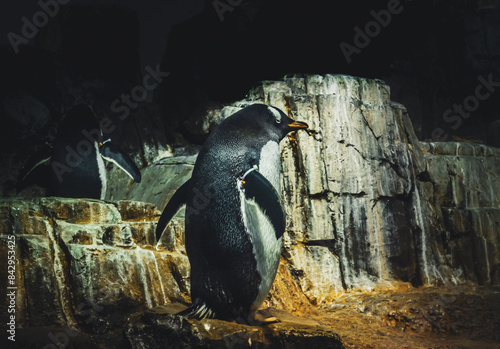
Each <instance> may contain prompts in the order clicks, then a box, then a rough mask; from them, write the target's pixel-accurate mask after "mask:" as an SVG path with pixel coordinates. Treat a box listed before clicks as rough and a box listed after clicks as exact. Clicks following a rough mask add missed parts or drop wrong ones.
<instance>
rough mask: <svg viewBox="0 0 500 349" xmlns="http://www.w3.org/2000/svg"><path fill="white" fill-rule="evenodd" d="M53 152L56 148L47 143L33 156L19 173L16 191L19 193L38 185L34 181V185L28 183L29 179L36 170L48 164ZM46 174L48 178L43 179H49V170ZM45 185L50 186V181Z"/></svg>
mask: <svg viewBox="0 0 500 349" xmlns="http://www.w3.org/2000/svg"><path fill="white" fill-rule="evenodd" d="M53 151H54V148H53V147H52V145H50V143H47V144H46V145H45V146H44V147H43V148H41V149H40V150H39V151H38V152H36V154H35V155H33V156H32V157H31V158H30V159H29V160H28V162H27V163H26V165H25V166H24V167H23V168H22V169H21V172H20V173H19V176H18V181H17V185H16V189H17V190H18V191H20V190H22V189H23V188H25V187H26V186H28V185H31V184H35V183H36V184H38V183H37V182H36V181H33V183H31V182H29V181H28V179H29V177H30V175H31V174H33V173H34V171H35V169H37V168H38V167H39V166H40V165H43V164H46V163H47V162H48V161H49V160H50V158H51V157H52V153H53ZM46 172H47V176H43V177H44V178H45V177H47V179H48V170H47V171H46ZM37 177H40V175H38V176H37ZM45 185H48V180H47V183H45Z"/></svg>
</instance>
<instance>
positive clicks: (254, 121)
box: [226, 104, 309, 143]
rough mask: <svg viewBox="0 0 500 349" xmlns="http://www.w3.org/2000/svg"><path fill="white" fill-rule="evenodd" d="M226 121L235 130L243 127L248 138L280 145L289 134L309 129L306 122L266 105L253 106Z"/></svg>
mask: <svg viewBox="0 0 500 349" xmlns="http://www.w3.org/2000/svg"><path fill="white" fill-rule="evenodd" d="M229 119H232V120H231V121H230V120H229ZM226 120H227V121H228V122H229V123H232V124H233V125H234V127H233V128H236V127H240V128H241V127H243V128H244V130H245V133H246V135H247V136H251V137H252V138H254V139H255V138H264V139H268V140H274V141H276V142H278V143H279V141H281V140H282V139H283V138H284V137H285V136H286V135H287V134H288V133H290V132H292V131H295V130H300V129H307V128H308V127H309V126H308V125H307V124H306V123H305V122H301V121H295V120H293V119H291V118H289V117H288V116H287V115H286V114H285V113H283V111H281V110H280V109H278V108H276V107H272V106H267V105H265V104H252V105H250V106H248V107H246V108H244V109H242V110H240V111H238V112H237V113H235V114H233V115H232V116H230V117H229V118H228V119H226Z"/></svg>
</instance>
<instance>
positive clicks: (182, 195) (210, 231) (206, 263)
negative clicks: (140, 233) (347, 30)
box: [156, 104, 308, 321]
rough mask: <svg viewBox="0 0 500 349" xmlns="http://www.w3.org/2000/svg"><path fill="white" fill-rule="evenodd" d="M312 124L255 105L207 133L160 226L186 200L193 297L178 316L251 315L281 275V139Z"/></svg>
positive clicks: (158, 232) (158, 233)
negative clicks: (193, 163) (207, 136)
mask: <svg viewBox="0 0 500 349" xmlns="http://www.w3.org/2000/svg"><path fill="white" fill-rule="evenodd" d="M307 127H308V126H307V124H305V123H303V122H297V121H294V120H292V119H290V118H289V117H288V116H286V115H285V114H284V113H283V112H282V111H281V110H279V109H277V108H275V107H272V106H266V105H264V104H253V105H250V106H248V107H246V108H244V109H242V110H240V111H238V112H236V113H235V114H233V115H231V116H230V117H228V118H227V119H225V120H224V121H222V122H221V123H220V124H219V126H218V127H217V129H216V130H215V131H214V132H213V133H212V134H211V135H210V136H209V138H208V139H207V141H206V143H205V144H204V146H203V148H202V149H201V151H200V153H199V155H198V158H197V160H196V163H195V166H194V169H193V173H192V177H191V178H190V179H189V180H188V181H187V182H186V183H184V184H183V185H182V186H181V187H180V188H179V189H178V190H177V192H176V193H175V194H174V196H173V197H172V199H171V200H170V201H169V203H168V204H167V206H166V207H165V209H164V211H163V213H162V216H161V218H160V220H159V222H158V226H157V229H156V237H157V239H158V240H159V238H160V236H161V234H162V232H163V230H164V229H165V227H166V225H167V223H168V221H169V220H170V219H171V218H172V216H173V215H174V214H175V213H176V211H177V210H178V208H179V207H180V206H181V205H182V204H183V203H186V213H185V241H186V252H187V255H188V258H189V262H190V264H191V299H192V301H193V304H192V305H191V306H190V307H189V308H188V309H186V310H185V311H183V312H181V313H179V314H180V315H183V316H187V317H190V318H197V319H202V318H213V317H217V318H221V319H240V320H241V319H242V320H243V321H252V320H253V316H254V314H255V312H256V311H257V309H258V308H259V306H260V305H261V304H262V303H263V301H264V299H265V298H266V296H267V294H268V293H269V290H270V288H271V285H272V283H273V281H274V278H275V276H276V272H277V268H278V263H279V258H280V253H281V246H282V235H283V233H284V231H285V214H284V211H283V208H282V206H281V199H280V198H281V189H280V173H281V162H280V152H279V142H280V141H281V140H282V139H283V138H284V137H285V136H286V135H287V134H288V133H289V132H291V131H294V130H297V129H306V128H307Z"/></svg>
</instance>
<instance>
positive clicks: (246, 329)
mask: <svg viewBox="0 0 500 349" xmlns="http://www.w3.org/2000/svg"><path fill="white" fill-rule="evenodd" d="M180 309H182V307H181V308H180ZM178 310H179V308H177V309H176V307H175V306H168V307H167V306H165V307H157V308H154V309H152V310H148V311H146V312H144V313H139V314H134V315H133V316H131V318H130V321H129V323H128V324H127V326H126V328H125V333H126V336H127V339H128V340H129V342H130V344H131V346H132V348H164V347H172V348H174V347H175V348H306V347H318V348H343V346H342V343H341V341H340V338H339V336H338V335H337V334H336V333H335V332H334V331H333V330H332V328H331V327H329V326H325V325H322V324H320V323H319V322H317V321H315V320H312V319H306V318H299V317H296V316H293V315H290V314H289V313H287V312H284V311H277V310H270V311H267V316H269V315H270V316H275V317H278V318H279V319H280V322H278V323H275V324H270V325H253V326H252V325H245V324H239V323H236V322H227V321H222V320H215V319H206V320H200V321H198V320H188V319H185V318H183V317H179V316H177V315H174V314H173V313H175V312H176V311H178Z"/></svg>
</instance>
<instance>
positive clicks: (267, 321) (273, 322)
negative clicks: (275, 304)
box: [261, 316, 281, 325]
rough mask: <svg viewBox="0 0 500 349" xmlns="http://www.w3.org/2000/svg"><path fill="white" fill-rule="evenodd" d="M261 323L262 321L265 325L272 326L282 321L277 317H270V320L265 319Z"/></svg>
mask: <svg viewBox="0 0 500 349" xmlns="http://www.w3.org/2000/svg"><path fill="white" fill-rule="evenodd" d="M261 321H262V324H263V325H270V324H275V323H278V322H281V320H280V319H278V318H277V317H274V316H271V317H268V318H266V319H263V320H261Z"/></svg>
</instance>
